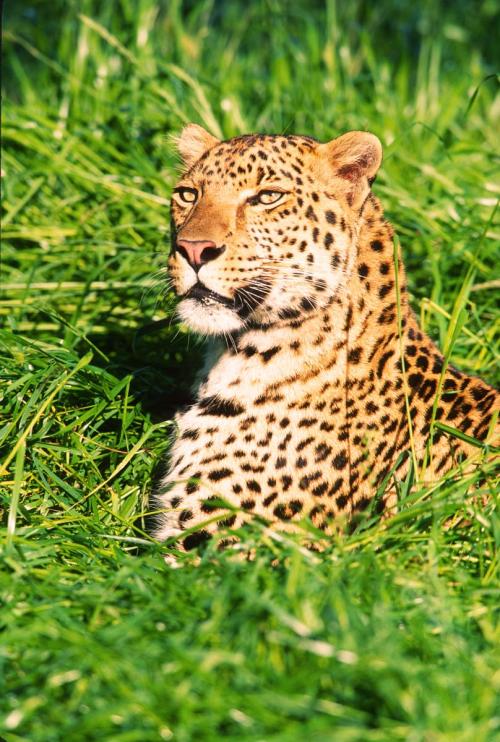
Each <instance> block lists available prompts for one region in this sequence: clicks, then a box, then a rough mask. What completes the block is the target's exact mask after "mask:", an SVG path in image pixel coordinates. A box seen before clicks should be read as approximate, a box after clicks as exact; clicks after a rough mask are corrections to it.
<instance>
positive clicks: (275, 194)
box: [252, 190, 285, 206]
mask: <svg viewBox="0 0 500 742" xmlns="http://www.w3.org/2000/svg"><path fill="white" fill-rule="evenodd" d="M284 195H285V194H284V193H283V191H271V190H266V191H260V193H258V194H257V195H256V196H255V197H254V198H253V199H252V202H253V203H258V204H263V205H264V206H270V205H271V204H276V203H278V201H279V200H280V199H282V198H283V196H284Z"/></svg>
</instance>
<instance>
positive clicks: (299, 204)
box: [169, 125, 381, 334]
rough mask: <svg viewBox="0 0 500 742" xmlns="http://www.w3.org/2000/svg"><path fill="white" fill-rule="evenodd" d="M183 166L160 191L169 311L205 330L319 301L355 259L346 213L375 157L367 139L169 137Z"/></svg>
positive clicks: (365, 185)
mask: <svg viewBox="0 0 500 742" xmlns="http://www.w3.org/2000/svg"><path fill="white" fill-rule="evenodd" d="M179 150H180V152H181V155H182V156H183V159H184V162H185V164H186V166H187V171H186V172H185V173H184V175H183V176H182V178H181V180H180V181H179V182H178V183H177V185H176V187H175V189H174V192H173V197H172V210H171V215H172V234H173V239H172V253H171V256H170V259H169V269H170V274H171V276H172V280H173V286H174V288H175V291H176V293H177V295H178V296H179V297H180V299H181V302H180V304H179V308H178V313H179V316H180V318H181V320H183V321H184V322H186V324H188V325H189V326H190V327H191V328H192V329H194V330H196V331H198V332H201V333H206V334H224V333H235V332H238V331H240V330H243V329H244V328H245V327H249V326H250V327H251V326H256V325H259V326H266V325H273V324H276V323H280V322H283V321H293V320H294V319H297V318H299V317H300V316H301V315H303V314H304V313H310V312H311V311H314V310H321V309H324V308H325V307H326V306H328V305H330V304H332V302H333V301H334V299H335V297H336V296H337V295H338V294H339V292H341V291H342V290H343V288H344V287H345V285H346V281H347V278H348V276H349V273H350V271H351V270H352V267H353V264H354V262H355V244H356V238H357V233H356V224H357V218H356V217H357V212H358V211H359V208H360V206H361V205H362V203H363V200H364V199H365V198H366V196H367V195H368V193H369V182H370V180H371V179H372V178H373V176H374V174H375V172H376V170H377V168H378V166H379V164H380V159H381V154H380V152H381V149H380V144H379V142H378V140H377V139H376V137H374V136H373V135H371V134H367V133H364V132H351V133H350V134H346V135H344V136H343V137H339V138H338V139H336V140H333V141H332V142H330V143H327V144H320V143H318V142H316V141H314V140H313V139H310V138H308V137H300V136H267V135H259V136H243V137H237V138H234V139H230V140H228V141H225V142H219V141H218V140H216V139H214V137H212V136H211V135H210V134H208V133H207V132H206V131H204V130H203V129H201V127H198V126H196V125H189V126H188V127H186V129H185V130H184V132H183V133H182V135H181V137H180V140H179Z"/></svg>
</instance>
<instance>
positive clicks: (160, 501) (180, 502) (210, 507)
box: [154, 480, 244, 550]
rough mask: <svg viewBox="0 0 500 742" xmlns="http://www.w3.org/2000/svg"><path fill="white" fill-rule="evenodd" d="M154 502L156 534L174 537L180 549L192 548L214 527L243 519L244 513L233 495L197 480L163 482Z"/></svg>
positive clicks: (235, 522)
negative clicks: (227, 494)
mask: <svg viewBox="0 0 500 742" xmlns="http://www.w3.org/2000/svg"><path fill="white" fill-rule="evenodd" d="M155 503H156V510H157V511H158V512H157V513H156V515H155V518H156V528H155V530H154V535H155V537H156V538H157V539H159V540H160V541H165V540H167V539H170V538H176V539H177V542H176V543H175V546H176V548H180V549H182V550H189V549H192V548H194V547H195V546H197V545H198V544H200V543H202V542H203V541H205V540H207V539H209V538H210V537H211V536H212V535H213V534H215V533H216V532H217V531H219V530H221V529H223V528H231V527H238V526H239V525H241V523H242V522H243V516H244V513H243V512H241V511H238V507H239V503H238V502H236V501H235V500H234V496H233V498H228V497H227V496H226V493H220V492H218V491H217V490H216V489H215V488H214V487H213V486H212V487H210V486H209V485H207V484H205V483H203V482H201V481H197V480H188V481H187V482H186V481H180V482H179V481H177V482H164V483H163V485H162V487H161V489H160V492H159V493H158V494H157V495H156V497H155ZM186 531H188V533H187V534H186V535H184V537H183V534H184V533H185V532H186Z"/></svg>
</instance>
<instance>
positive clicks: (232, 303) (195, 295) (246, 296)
mask: <svg viewBox="0 0 500 742" xmlns="http://www.w3.org/2000/svg"><path fill="white" fill-rule="evenodd" d="M270 291H271V284H270V283H269V282H267V281H264V280H262V279H260V280H257V281H256V282H254V281H252V282H250V283H249V284H248V285H247V286H245V287H243V288H239V289H236V291H235V293H234V297H233V298H232V299H229V298H228V297H227V296H222V294H218V293H217V292H215V291H212V290H211V289H209V288H207V287H206V286H204V285H203V284H202V283H201V282H200V281H198V283H195V285H194V286H192V287H191V288H190V289H189V290H188V291H187V292H186V293H185V294H184V295H183V296H182V299H195V300H196V301H197V302H199V303H200V304H201V305H202V306H204V307H206V308H208V307H214V306H217V305H219V306H223V307H226V308H227V309H231V310H232V311H233V312H235V313H236V314H237V315H238V316H239V317H240V318H242V319H244V318H246V317H248V315H250V314H251V313H252V312H253V311H255V310H256V309H257V308H258V307H259V306H260V305H261V304H262V303H263V301H264V300H265V299H266V297H267V296H268V294H269V292H270Z"/></svg>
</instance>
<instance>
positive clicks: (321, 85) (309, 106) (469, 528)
mask: <svg viewBox="0 0 500 742" xmlns="http://www.w3.org/2000/svg"><path fill="white" fill-rule="evenodd" d="M497 23H498V13H497V6H496V4H495V3H494V1H493V0H484V2H481V3H477V2H472V0H470V1H469V0H459V1H457V2H455V3H453V4H452V3H447V4H445V3H442V4H441V3H439V2H435V1H433V2H431V1H429V2H425V3H410V2H408V3H405V2H401V1H398V2H396V0H385V2H382V3H368V2H364V1H362V0H353V2H350V3H335V2H333V0H330V1H329V2H326V3H321V2H314V3H307V4H306V3H305V2H296V3H285V2H278V0H268V1H267V2H264V0H256V2H252V3H244V2H234V3H221V2H215V1H214V2H208V1H207V0H202V1H200V2H184V3H182V2H180V1H179V0H177V1H176V0H173V1H171V2H169V3H167V2H163V3H160V2H157V3H155V2H153V0H137V2H133V1H132V0H121V2H118V0H116V1H114V2H112V1H108V2H106V1H105V0H104V1H103V0H101V2H99V3H98V2H91V1H88V2H69V1H67V2H64V3H63V2H59V1H58V2H54V3H51V4H50V5H48V4H46V3H42V2H34V1H33V2H29V3H10V4H8V7H7V10H6V15H5V23H4V60H3V62H4V64H3V70H4V75H3V77H4V80H3V83H4V101H3V103H4V105H3V132H2V133H3V158H2V168H3V171H4V175H5V177H3V178H2V183H3V209H4V211H3V235H2V237H3V240H2V286H1V288H2V293H1V297H0V320H1V325H2V327H3V329H2V330H0V351H1V361H0V375H1V385H0V396H1V400H2V401H1V419H0V454H1V459H0V460H1V461H2V462H3V465H2V471H1V478H0V491H1V508H2V513H3V531H2V533H3V536H4V538H3V541H2V548H3V552H2V562H1V563H2V569H1V571H0V580H1V593H0V594H1V597H2V604H1V606H2V607H1V608H0V623H1V626H2V629H3V630H2V632H1V633H0V663H1V665H0V712H1V718H0V735H1V736H2V737H3V738H4V739H5V740H6V741H7V742H21V741H22V742H53V741H58V740H71V742H80V741H82V742H84V741H85V742H86V741H87V740H106V741H108V740H111V741H112V742H114V741H116V742H131V741H135V740H136V741H137V742H149V741H151V742H156V741H159V740H168V739H172V740H173V741H174V742H190V741H191V740H214V741H216V740H220V739H232V740H236V739H238V740H240V739H241V740H252V741H255V742H257V741H264V740H265V741H266V742H267V740H273V742H278V741H279V742H295V741H297V742H299V741H302V740H317V742H324V741H325V740H332V741H335V742H336V741H337V740H338V741H340V742H344V741H346V742H347V741H348V742H351V741H356V742H375V741H376V742H379V741H380V742H385V741H386V740H402V741H404V742H406V741H410V742H420V741H422V742H444V741H446V742H448V741H449V742H452V741H453V742H457V741H458V742H469V741H470V742H490V740H494V739H498V737H499V735H500V707H499V704H498V697H499V693H500V680H499V675H498V662H499V659H500V657H499V653H498V646H499V639H500V636H499V629H498V622H497V616H496V615H495V611H496V608H497V606H498V602H499V589H498V588H499V583H498V562H497V559H498V551H497V545H498V541H499V536H500V525H499V520H498V515H497V514H496V511H495V508H494V505H495V500H496V498H497V496H498V494H497V493H498V490H497V487H496V485H497V480H496V479H495V470H494V463H491V462H490V463H488V462H485V463H484V465H483V467H482V471H479V472H478V473H476V474H475V475H468V476H464V475H463V474H461V473H460V472H455V473H454V475H453V476H449V477H447V479H446V480H445V481H444V482H443V483H441V484H440V485H439V486H436V487H434V488H433V489H432V490H427V491H426V490H425V489H422V488H417V491H416V492H415V493H414V494H412V495H410V496H408V493H407V491H406V489H407V488H406V487H405V483H403V484H402V485H401V487H400V491H401V497H402V502H401V508H400V512H399V514H398V515H397V516H396V517H395V518H394V519H393V520H392V521H389V522H384V523H382V524H380V523H376V522H372V521H370V520H366V521H363V522H360V523H359V524H358V526H357V528H356V530H355V531H354V533H352V534H350V535H347V536H344V537H338V538H334V539H332V541H331V543H330V544H328V546H327V548H326V549H325V550H324V551H323V552H321V553H314V552H310V551H308V550H304V549H303V548H302V547H301V544H300V539H298V538H286V539H285V538H281V537H279V536H276V535H274V536H273V535H272V534H269V533H268V532H267V531H266V529H265V527H264V526H263V525H262V524H259V523H255V524H254V525H253V526H252V527H251V528H249V529H248V530H247V531H246V532H244V533H242V534H241V539H242V541H243V543H244V545H245V547H247V548H254V549H255V559H254V561H252V562H247V561H244V560H241V559H238V558H237V555H236V554H234V553H231V552H223V553H219V552H216V551H214V550H213V549H212V548H211V547H210V546H209V547H208V548H207V550H206V551H205V552H203V553H202V554H201V555H199V556H198V559H199V563H196V555H193V554H189V555H187V556H186V557H181V559H182V560H183V561H184V566H183V568H182V569H177V570H172V569H170V568H167V567H166V566H165V564H164V562H163V559H162V551H163V550H164V547H162V546H161V545H158V544H156V543H155V542H154V541H152V540H151V538H150V537H149V536H148V534H147V528H146V514H147V509H148V504H147V498H148V492H149V491H150V486H151V481H152V479H154V477H155V476H157V468H158V465H159V462H161V460H162V458H163V457H164V455H165V453H166V451H167V450H168V444H169V439H170V437H171V434H172V432H173V423H172V417H173V412H174V410H175V409H176V408H177V407H178V406H180V405H181V404H183V403H184V402H185V401H186V400H187V399H188V395H189V386H190V381H191V379H192V378H193V375H194V372H195V370H196V368H197V366H198V364H199V362H200V358H201V346H200V342H199V341H198V340H197V339H196V338H194V337H193V336H189V335H188V334H187V333H186V332H185V331H184V330H183V329H182V328H179V327H178V326H177V325H176V321H175V318H174V317H173V310H174V306H175V303H174V298H173V297H172V296H171V295H169V294H166V293H165V291H164V288H163V276H164V273H163V269H164V266H165V262H166V255H167V253H168V243H169V214H168V199H169V194H170V190H171V188H172V185H173V183H174V181H175V177H176V176H175V171H176V156H175V153H174V152H173V150H172V147H171V145H170V142H169V134H170V133H173V132H177V131H178V130H179V128H180V127H181V126H182V124H183V123H184V122H187V121H191V120H193V121H196V122H198V123H201V124H204V125H205V126H207V127H209V128H211V129H212V131H213V132H214V133H215V134H221V135H224V136H231V135H234V134H238V133H242V132H245V131H254V130H261V131H269V132H282V131H286V132H299V133H306V134H310V135H313V136H317V137H318V138H321V139H328V138H331V137H332V136H335V135H336V134H338V133H341V132H343V131H346V130H348V129H351V128H366V129H370V130H372V131H374V132H375V133H376V134H378V136H379V137H380V138H381V140H382V142H383V144H384V147H385V161H384V165H383V169H382V171H381V173H380V176H379V178H378V180H377V183H376V185H375V190H376V193H377V195H379V196H380V197H381V199H382V201H383V203H384V205H385V207H386V211H387V213H388V215H389V217H390V218H391V220H392V221H393V223H394V225H395V227H396V229H397V232H398V234H399V237H400V240H401V244H402V246H403V254H404V256H405V261H406V264H407V267H408V271H409V283H410V290H411V296H412V304H413V306H414V308H415V310H416V311H417V312H418V313H419V315H420V317H421V321H422V323H423V325H424V327H425V329H426V331H427V332H429V333H430V334H431V335H432V336H433V337H434V338H435V339H436V341H437V342H438V343H439V344H440V345H441V347H442V348H446V351H447V355H448V357H449V361H450V362H451V363H453V364H455V365H457V366H458V367H459V368H461V369H463V370H465V371H467V372H468V373H472V374H478V375H481V376H483V377H484V378H485V379H487V380H488V381H490V382H492V383H494V382H495V381H497V382H498V345H495V330H496V329H497V328H498V309H497V305H496V303H495V299H496V296H495V289H498V283H495V281H494V279H495V273H494V269H495V267H496V266H497V265H498V238H499V236H500V230H499V227H498V223H497V221H496V216H497V215H498V212H496V214H495V209H496V204H497V202H498V194H499V190H500V189H499V188H498V186H497V185H495V175H496V172H497V169H498V157H497V155H496V147H497V132H498V113H499V97H498V80H497V78H496V76H495V72H496V68H495V65H498V58H497V54H498V52H497V42H496V39H495V35H494V34H493V33H492V32H491V31H492V29H493V28H494V27H495V24H497ZM495 322H496V324H495ZM496 374H497V376H496V378H495V375H496ZM472 494H475V495H476V497H475V498H474V499H472V500H471V499H470V496H471V495H472ZM485 503H486V504H485ZM305 527H306V526H305ZM314 538H315V535H314V534H313V533H310V534H309V539H314ZM2 729H3V731H2Z"/></svg>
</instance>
